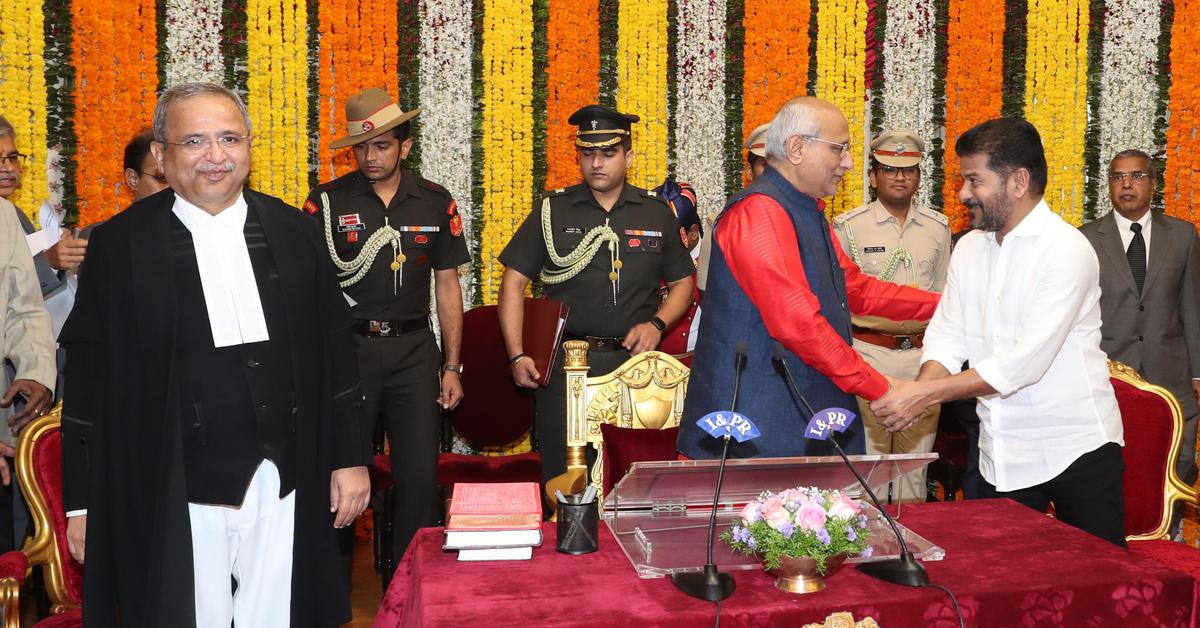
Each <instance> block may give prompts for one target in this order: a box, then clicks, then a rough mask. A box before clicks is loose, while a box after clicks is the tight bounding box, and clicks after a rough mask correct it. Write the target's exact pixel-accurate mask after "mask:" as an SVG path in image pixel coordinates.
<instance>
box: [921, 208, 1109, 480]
mask: <svg viewBox="0 0 1200 628" xmlns="http://www.w3.org/2000/svg"><path fill="white" fill-rule="evenodd" d="M1099 277H1100V265H1099V262H1098V261H1097V259H1096V253H1095V251H1094V249H1093V248H1092V246H1091V244H1089V243H1088V241H1087V238H1085V237H1084V236H1083V234H1081V233H1080V232H1079V230H1077V229H1075V228H1074V227H1072V226H1071V225H1069V224H1067V223H1066V222H1064V221H1063V220H1062V218H1060V217H1059V216H1058V215H1056V214H1054V213H1053V212H1051V211H1050V208H1049V206H1047V205H1046V203H1045V201H1042V202H1040V203H1038V205H1037V207H1035V208H1034V209H1033V211H1032V212H1031V213H1030V214H1029V215H1028V216H1026V217H1025V218H1024V219H1023V220H1021V222H1020V224H1018V225H1017V226H1016V228H1015V229H1013V230H1012V232H1010V233H1009V234H1008V235H1007V236H1005V238H1004V242H1003V245H1000V244H997V242H996V234H994V233H984V232H982V231H974V232H971V233H969V234H967V235H965V236H963V238H962V240H960V241H959V242H958V246H957V247H955V249H954V254H953V255H952V257H951V259H950V272H949V276H948V277H947V282H946V291H945V292H944V293H943V294H942V300H941V303H939V304H938V308H937V311H936V312H935V313H934V315H933V319H932V320H931V321H930V323H929V328H928V329H927V330H926V332H925V347H924V353H923V354H922V361H929V360H933V361H936V362H938V363H940V364H941V365H942V366H944V367H946V369H947V370H949V371H950V372H951V373H957V372H958V371H960V370H961V368H962V363H963V361H965V360H969V361H970V363H971V366H972V367H973V368H974V369H975V370H976V372H978V373H979V376H980V377H982V378H983V380H984V381H986V382H987V383H988V384H989V385H990V386H991V387H992V388H994V389H996V391H998V393H997V394H994V395H989V396H986V397H980V398H979V405H978V411H979V419H980V432H979V470H980V473H982V474H983V477H984V478H985V479H986V480H987V481H988V482H990V483H992V484H993V485H994V486H995V487H996V488H997V489H999V490H1001V491H1012V490H1017V489H1021V488H1027V487H1030V486H1034V485H1037V484H1041V483H1043V482H1046V481H1048V480H1050V479H1052V478H1054V477H1056V476H1057V475H1059V474H1060V473H1062V472H1063V471H1064V470H1065V469H1066V468H1067V467H1068V466H1069V465H1070V464H1071V463H1072V462H1074V461H1075V460H1076V459H1077V458H1079V457H1080V456H1081V455H1083V454H1085V453H1088V452H1090V451H1092V450H1094V449H1096V448H1098V447H1100V446H1101V445H1104V444H1105V443H1109V442H1115V443H1119V444H1122V445H1123V444H1124V432H1123V430H1122V427H1121V415H1120V412H1119V410H1118V408H1117V400H1116V397H1115V395H1114V394H1113V389H1112V385H1111V384H1110V383H1109V379H1108V364H1107V362H1106V356H1105V354H1104V352H1103V351H1101V350H1100V284H1099Z"/></svg>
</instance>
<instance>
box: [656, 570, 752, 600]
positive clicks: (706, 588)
mask: <svg viewBox="0 0 1200 628" xmlns="http://www.w3.org/2000/svg"><path fill="white" fill-rule="evenodd" d="M671 581H672V582H674V583H675V588H677V589H679V590H680V591H683V592H684V593H686V594H688V595H690V596H692V597H694V598H697V599H700V600H708V601H709V602H719V601H721V600H723V599H725V598H727V597H729V596H731V595H733V590H734V588H735V586H736V583H735V582H734V581H733V574H728V573H719V572H718V571H717V566H716V565H705V566H704V571H700V572H695V571H693V572H689V573H675V574H671Z"/></svg>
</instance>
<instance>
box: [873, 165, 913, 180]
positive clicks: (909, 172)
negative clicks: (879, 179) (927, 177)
mask: <svg viewBox="0 0 1200 628" xmlns="http://www.w3.org/2000/svg"><path fill="white" fill-rule="evenodd" d="M879 171H880V172H882V173H883V174H885V175H887V176H889V177H893V178H895V177H896V176H897V175H899V176H900V177H901V178H908V177H915V176H918V175H920V174H921V167H920V166H905V167H903V168H897V167H896V166H888V165H885V164H879Z"/></svg>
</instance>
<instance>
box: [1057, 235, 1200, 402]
mask: <svg viewBox="0 0 1200 628" xmlns="http://www.w3.org/2000/svg"><path fill="white" fill-rule="evenodd" d="M1150 220H1151V223H1150V225H1151V226H1150V251H1149V257H1148V259H1147V262H1146V281H1145V284H1144V286H1143V288H1142V294H1141V296H1140V297H1139V295H1138V291H1137V284H1136V283H1135V282H1134V280H1133V273H1132V272H1131V271H1130V270H1129V262H1128V261H1127V260H1126V257H1125V248H1124V247H1123V246H1122V244H1121V234H1120V233H1118V228H1117V221H1116V219H1115V218H1113V214H1112V212H1109V213H1108V214H1107V215H1105V216H1103V217H1102V218H1098V219H1096V220H1093V221H1092V222H1089V223H1087V224H1085V225H1083V226H1082V227H1080V230H1081V231H1083V234H1084V235H1085V236H1087V239H1088V241H1090V242H1091V243H1092V246H1093V247H1095V249H1096V256H1097V257H1098V258H1099V260H1100V291H1101V294H1100V315H1101V318H1102V319H1103V320H1104V323H1103V328H1102V335H1103V339H1102V340H1101V341H1100V348H1101V349H1103V350H1104V352H1105V353H1107V354H1108V357H1109V358H1112V359H1113V360H1119V361H1121V362H1124V363H1126V364H1128V365H1129V366H1132V367H1133V368H1135V369H1137V371H1138V372H1139V373H1141V374H1142V376H1143V377H1145V378H1146V379H1147V380H1149V381H1150V382H1151V383H1153V384H1158V385H1160V386H1163V387H1164V388H1166V389H1168V390H1170V391H1171V392H1172V393H1174V395H1175V396H1176V397H1177V398H1178V399H1179V404H1180V405H1181V406H1182V407H1183V415H1184V417H1194V416H1196V414H1197V413H1198V412H1200V408H1197V406H1196V399H1195V396H1194V395H1193V393H1192V378H1194V377H1200V238H1197V236H1196V227H1195V225H1193V224H1191V223H1189V222H1184V221H1182V220H1179V219H1177V218H1172V217H1170V216H1165V215H1163V214H1162V213H1160V212H1154V213H1153V216H1152V217H1151V219H1150Z"/></svg>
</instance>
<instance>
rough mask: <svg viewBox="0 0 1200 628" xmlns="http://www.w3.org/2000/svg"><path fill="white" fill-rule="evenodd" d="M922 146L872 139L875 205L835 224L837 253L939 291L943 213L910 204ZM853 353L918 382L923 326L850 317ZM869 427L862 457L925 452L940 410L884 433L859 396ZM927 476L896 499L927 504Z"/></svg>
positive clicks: (910, 135)
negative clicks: (838, 246)
mask: <svg viewBox="0 0 1200 628" xmlns="http://www.w3.org/2000/svg"><path fill="white" fill-rule="evenodd" d="M924 153H925V143H924V142H923V141H922V140H921V138H919V137H917V134H916V133H914V132H912V131H907V130H891V131H885V132H883V133H881V134H879V137H877V138H875V141H874V142H871V169H870V171H869V176H870V181H871V188H872V189H873V190H874V191H875V200H874V201H871V202H870V203H867V204H866V205H862V206H860V207H858V208H856V209H853V210H851V211H848V212H846V213H845V214H842V215H841V216H838V217H837V218H836V219H834V221H833V230H834V232H835V233H837V236H838V240H839V241H840V242H841V245H842V250H844V251H845V252H846V254H847V255H849V256H850V258H851V259H853V260H854V263H855V264H858V266H859V268H862V271H863V272H864V273H866V274H868V275H871V276H872V277H876V278H878V279H881V280H883V281H890V282H892V283H896V284H901V285H907V286H912V287H914V288H920V289H921V290H927V291H931V292H941V291H942V288H944V287H945V285H946V271H947V269H949V267H950V229H949V226H948V224H949V223H948V221H947V220H946V216H945V215H944V214H942V213H941V212H938V211H935V210H932V209H929V208H927V207H921V206H919V205H916V204H914V203H913V197H914V196H915V195H916V193H917V187H918V186H919V185H920V182H921V158H922V156H923V155H924ZM852 323H853V327H852V333H853V336H854V348H855V349H856V350H857V351H858V352H859V354H861V355H862V357H863V359H864V360H866V361H867V363H868V364H870V365H871V366H873V367H875V368H876V369H878V370H879V372H880V373H883V374H884V375H889V376H891V377H896V378H900V379H908V380H911V379H915V378H916V376H917V370H918V369H920V367H921V347H922V338H923V337H924V331H925V325H926V322H925V321H905V322H897V321H891V320H887V319H882V318H875V317H860V316H855V317H853V320H852ZM859 408H860V409H861V410H862V415H863V425H865V426H866V428H867V453H869V454H893V453H894V454H904V453H928V452H929V451H931V450H932V449H933V439H934V437H936V436H937V415H938V406H936V405H935V406H931V407H930V408H928V409H927V410H926V411H925V416H924V417H923V419H924V420H921V421H919V422H917V424H916V425H914V426H913V427H912V428H910V429H907V430H905V431H903V432H893V433H888V432H887V430H885V429H884V428H883V426H881V425H879V424H878V423H877V422H876V421H875V417H874V415H873V414H871V408H870V406H868V405H867V403H865V402H863V400H862V399H861V398H860V399H859ZM925 492H926V491H925V472H924V471H923V470H922V471H917V472H913V473H911V474H909V475H908V476H906V477H905V478H904V479H902V480H901V482H900V490H899V494H900V499H902V500H904V501H925Z"/></svg>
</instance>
